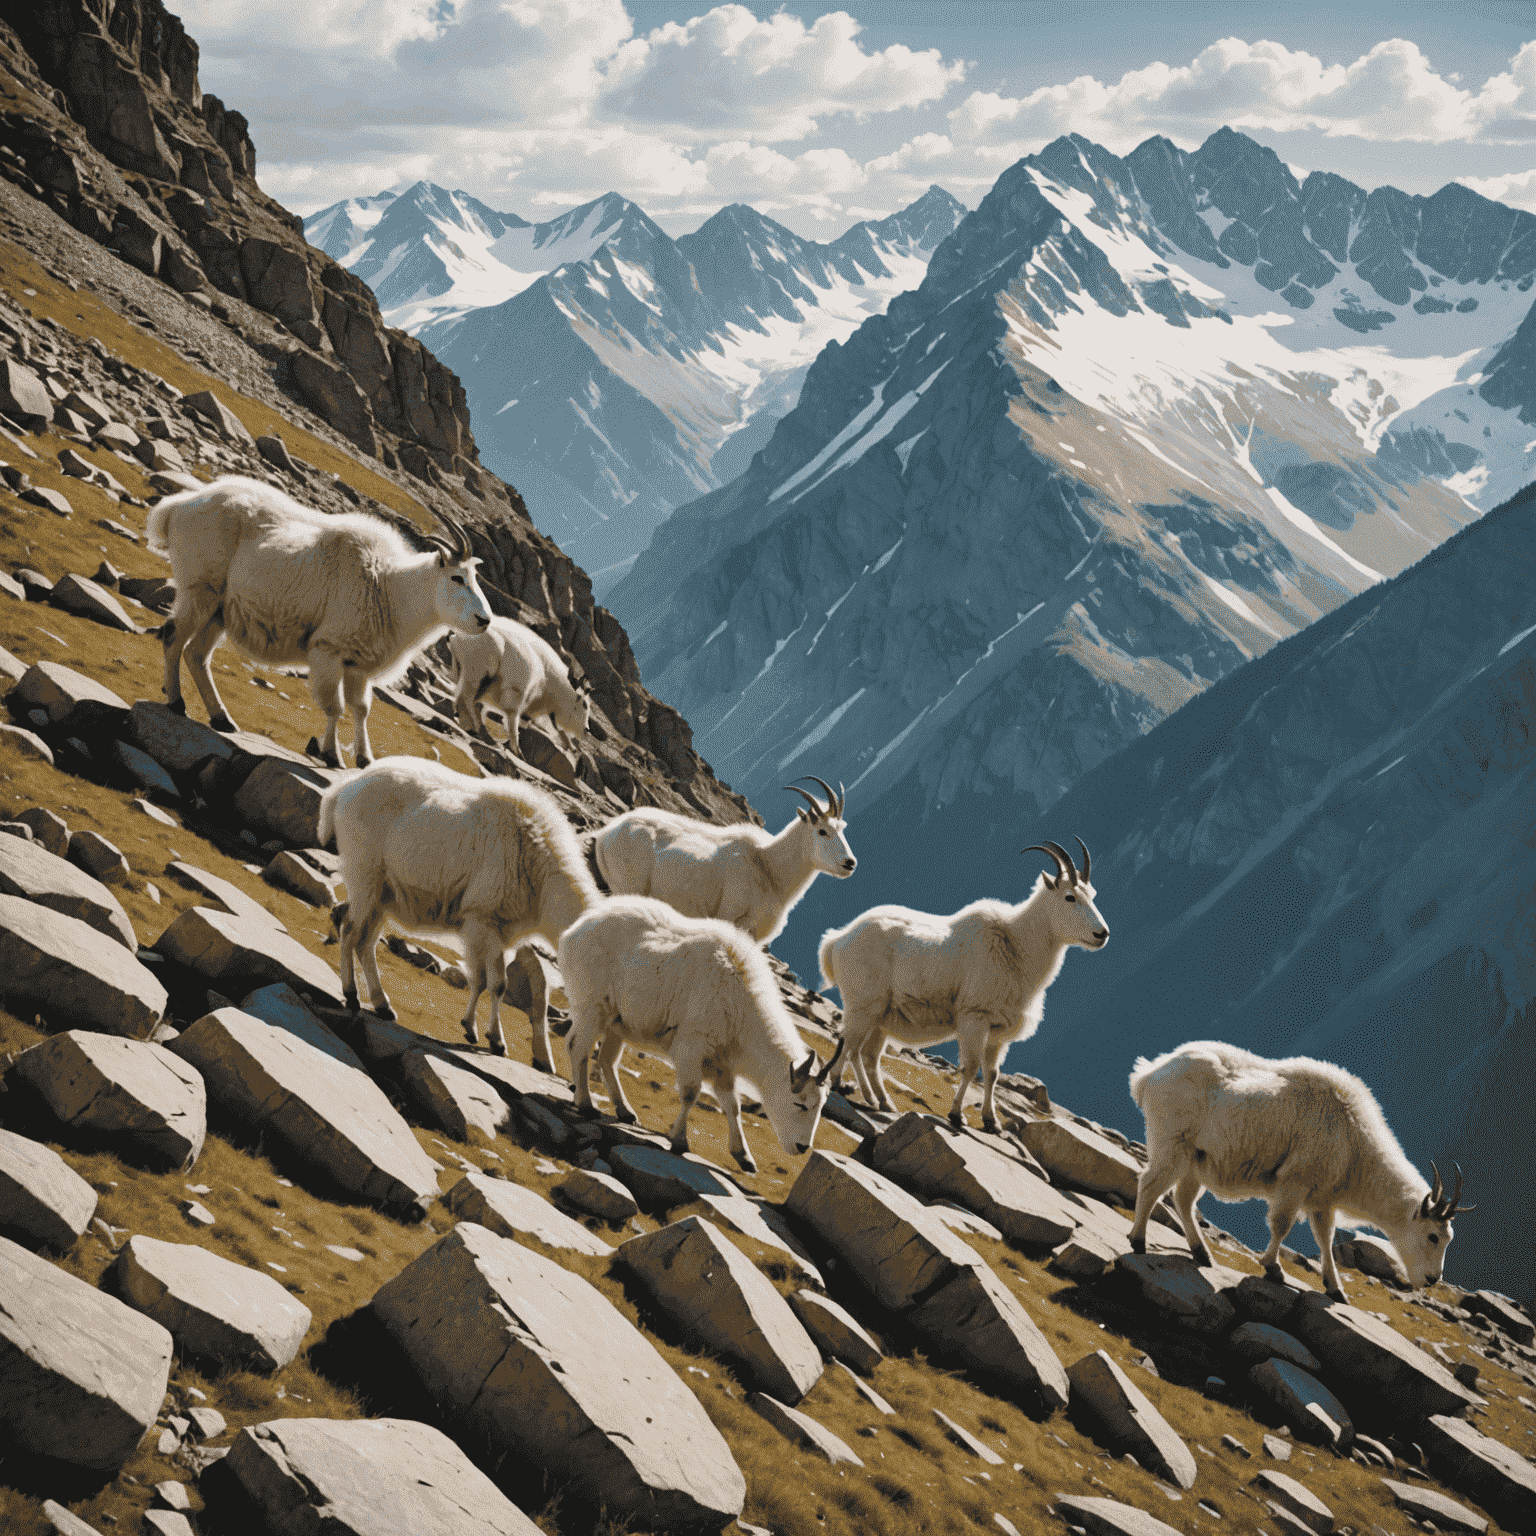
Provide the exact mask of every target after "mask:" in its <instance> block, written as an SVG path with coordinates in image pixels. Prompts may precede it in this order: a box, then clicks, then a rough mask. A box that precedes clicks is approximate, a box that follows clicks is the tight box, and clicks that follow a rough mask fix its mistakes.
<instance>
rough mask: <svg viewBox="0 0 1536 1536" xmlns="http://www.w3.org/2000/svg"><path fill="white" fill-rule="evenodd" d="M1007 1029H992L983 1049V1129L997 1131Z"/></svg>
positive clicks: (983, 1043)
mask: <svg viewBox="0 0 1536 1536" xmlns="http://www.w3.org/2000/svg"><path fill="white" fill-rule="evenodd" d="M1007 1043H1008V1041H1007V1029H1006V1027H1003V1028H1000V1029H990V1030H988V1031H987V1038H986V1040H985V1041H983V1042H982V1047H981V1128H982V1130H984V1131H995V1130H996V1129H997V1100H996V1094H997V1074H998V1069H999V1067H1000V1066H1001V1065H1002V1059H1003V1050H1004V1048H1005V1047H1006V1046H1007Z"/></svg>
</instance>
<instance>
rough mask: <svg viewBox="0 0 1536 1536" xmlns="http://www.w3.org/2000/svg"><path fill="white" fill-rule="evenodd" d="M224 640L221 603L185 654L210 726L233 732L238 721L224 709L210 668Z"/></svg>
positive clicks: (193, 637) (189, 642)
mask: <svg viewBox="0 0 1536 1536" xmlns="http://www.w3.org/2000/svg"><path fill="white" fill-rule="evenodd" d="M223 638H224V607H223V604H222V603H221V604H220V605H219V606H218V607H217V608H215V609H214V610H213V612H212V613H211V614H209V615H208V617H207V618H206V619H205V620H204V621H203V626H202V628H201V629H199V630H198V631H197V633H196V634H195V635H192V636H191V637H190V638H189V639H188V641H187V648H186V650H185V651H184V652H183V653H182V654H183V656H185V658H186V662H187V669H188V670H189V671H190V672H191V674H192V681H193V682H194V683H196V684H197V691H198V694H199V696H200V697H201V698H202V701H203V707H204V708H205V709H206V710H207V711H208V724H209V725H211V726H212V727H213V728H214V730H216V731H232V730H234V728H235V722H234V721H233V720H231V719H230V718H229V711H228V710H227V709H225V708H224V700H223V699H221V698H220V697H219V690H218V687H217V686H216V685H215V683H214V681H213V671H212V669H211V668H210V667H209V665H208V662H209V658H210V657H212V655H213V652H214V648H215V647H216V646H217V645H218V643H219V641H220V640H222V639H223Z"/></svg>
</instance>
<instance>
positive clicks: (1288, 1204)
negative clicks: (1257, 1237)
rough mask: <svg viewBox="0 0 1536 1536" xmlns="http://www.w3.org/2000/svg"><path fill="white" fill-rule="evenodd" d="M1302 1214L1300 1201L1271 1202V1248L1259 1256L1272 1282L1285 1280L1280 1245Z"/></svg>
mask: <svg viewBox="0 0 1536 1536" xmlns="http://www.w3.org/2000/svg"><path fill="white" fill-rule="evenodd" d="M1300 1213H1301V1202H1300V1201H1299V1200H1295V1199H1291V1198H1286V1199H1280V1198H1278V1197H1277V1198H1274V1199H1271V1200H1270V1202H1269V1247H1268V1248H1266V1249H1265V1250H1264V1252H1263V1253H1262V1254H1260V1255H1259V1262H1260V1263H1261V1264H1262V1265H1263V1266H1264V1273H1265V1274H1266V1275H1268V1276H1269V1278H1270V1279H1271V1280H1280V1281H1283V1280H1284V1279H1285V1271H1284V1270H1283V1269H1281V1268H1280V1245H1281V1243H1283V1242H1284V1241H1285V1239H1286V1237H1287V1235H1288V1234H1289V1233H1290V1230H1291V1228H1292V1227H1294V1226H1295V1225H1296V1218H1297V1216H1298V1215H1299V1214H1300Z"/></svg>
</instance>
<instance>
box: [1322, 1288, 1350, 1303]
mask: <svg viewBox="0 0 1536 1536" xmlns="http://www.w3.org/2000/svg"><path fill="white" fill-rule="evenodd" d="M1327 1296H1328V1299H1329V1300H1330V1301H1337V1302H1340V1303H1348V1301H1349V1297H1347V1296H1346V1295H1345V1294H1344V1292H1343V1291H1341V1290H1340V1291H1328V1292H1327Z"/></svg>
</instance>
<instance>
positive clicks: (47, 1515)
mask: <svg viewBox="0 0 1536 1536" xmlns="http://www.w3.org/2000/svg"><path fill="white" fill-rule="evenodd" d="M43 1517H44V1519H46V1520H47V1522H48V1524H49V1525H50V1526H52V1528H53V1530H54V1531H55V1532H56V1533H57V1536H101V1532H100V1531H98V1530H97V1529H96V1527H95V1526H94V1525H87V1524H86V1523H85V1521H84V1520H82V1519H81V1518H80V1517H79V1515H74V1514H71V1513H70V1512H69V1511H68V1510H67V1509H65V1508H64V1506H63V1505H62V1504H58V1503H55V1502H54V1500H52V1499H44V1500H43Z"/></svg>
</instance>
